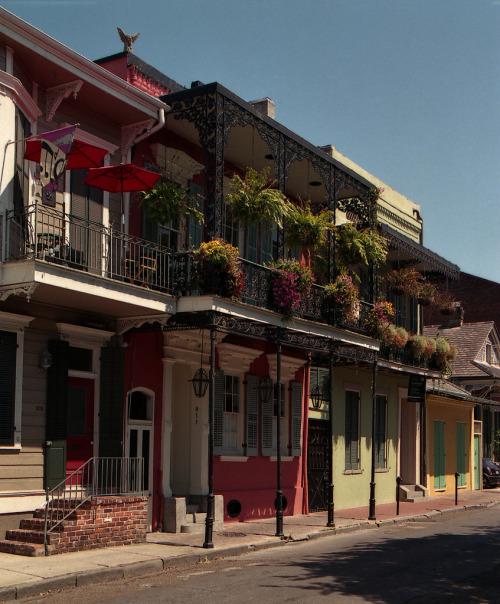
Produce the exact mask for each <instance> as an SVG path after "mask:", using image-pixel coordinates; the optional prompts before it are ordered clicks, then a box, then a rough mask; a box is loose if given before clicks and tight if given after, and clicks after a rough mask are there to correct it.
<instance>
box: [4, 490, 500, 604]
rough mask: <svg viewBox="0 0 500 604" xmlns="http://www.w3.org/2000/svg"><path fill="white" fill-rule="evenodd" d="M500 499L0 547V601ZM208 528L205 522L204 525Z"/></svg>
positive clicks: (471, 494)
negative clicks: (97, 544)
mask: <svg viewBox="0 0 500 604" xmlns="http://www.w3.org/2000/svg"><path fill="white" fill-rule="evenodd" d="M498 504H500V488H498V489H490V490H487V491H486V490H485V491H466V492H461V493H459V500H458V505H457V506H455V497H454V495H443V496H441V497H434V498H431V499H428V500H426V501H418V502H414V503H406V502H401V504H400V515H399V516H397V515H396V504H395V503H387V504H380V505H377V506H376V517H377V519H376V520H367V518H368V507H363V508H355V509H350V510H339V511H336V512H335V528H327V527H326V526H325V525H326V518H327V516H326V512H315V513H312V514H309V515H307V516H285V518H284V522H283V524H284V528H283V532H284V534H285V536H286V539H279V538H278V537H275V536H274V534H275V531H276V522H275V519H274V518H271V519H267V520H252V521H249V522H235V523H230V524H225V525H224V529H223V530H222V531H216V532H214V535H213V542H214V548H213V549H205V548H203V540H204V532H201V533H184V534H171V533H150V534H148V536H147V543H145V544H141V545H128V546H121V547H109V548H104V549H97V550H87V551H83V552H75V553H69V554H58V555H55V556H48V557H42V558H29V557H25V556H16V555H12V554H4V553H0V602H1V601H7V600H15V599H18V598H19V599H20V598H25V597H28V596H33V595H36V594H39V593H42V592H47V591H50V590H58V589H69V588H72V587H75V586H80V585H88V584H90V583H98V582H101V581H110V580H112V579H122V578H124V577H133V576H139V575H145V574H149V573H155V572H159V571H162V570H164V569H168V568H172V567H175V566H179V565H182V564H190V563H196V562H201V561H204V560H210V559H213V558H223V557H228V556H235V555H239V554H242V553H246V552H249V551H256V550H259V549H263V548H268V547H277V546H281V545H286V544H287V543H290V542H294V541H299V540H307V539H315V538H318V537H322V536H328V535H333V534H340V533H343V532H348V531H354V530H361V529H366V528H376V527H378V526H386V525H387V524H394V523H400V522H401V523H402V522H409V521H410V520H413V521H418V520H420V521H422V520H425V519H427V518H432V519H434V520H435V519H438V518H439V517H440V516H441V515H442V514H447V513H448V514H449V513H454V512H457V511H464V510H467V509H474V508H479V507H489V506H492V505H498ZM201 528H203V527H201Z"/></svg>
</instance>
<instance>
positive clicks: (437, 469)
mask: <svg viewBox="0 0 500 604" xmlns="http://www.w3.org/2000/svg"><path fill="white" fill-rule="evenodd" d="M444 428H445V423H444V422H442V421H438V420H435V421H434V488H435V489H438V490H440V489H444V488H446V474H445V449H444V446H445V443H444Z"/></svg>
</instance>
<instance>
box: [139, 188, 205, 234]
mask: <svg viewBox="0 0 500 604" xmlns="http://www.w3.org/2000/svg"><path fill="white" fill-rule="evenodd" d="M141 203H142V205H143V207H144V211H145V212H146V214H147V215H148V217H149V218H150V219H151V220H153V221H154V222H158V223H159V224H167V223H168V222H170V221H171V220H176V219H177V218H179V217H180V216H192V217H193V218H194V219H195V220H196V221H197V222H200V223H202V222H203V213H202V212H200V211H199V210H198V208H197V205H198V200H197V198H196V197H195V196H194V195H192V194H191V192H190V191H189V189H185V188H183V187H181V185H179V184H177V183H176V182H173V181H172V180H164V179H162V180H160V181H159V182H158V183H157V184H156V186H155V187H154V188H153V189H151V191H148V192H147V193H146V194H145V195H144V197H143V199H142V202H141Z"/></svg>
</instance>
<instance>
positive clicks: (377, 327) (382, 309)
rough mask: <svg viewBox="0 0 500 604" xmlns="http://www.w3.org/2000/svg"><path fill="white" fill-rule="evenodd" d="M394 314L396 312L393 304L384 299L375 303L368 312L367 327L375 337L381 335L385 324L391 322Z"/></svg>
mask: <svg viewBox="0 0 500 604" xmlns="http://www.w3.org/2000/svg"><path fill="white" fill-rule="evenodd" d="M394 316H395V312H394V308H393V306H392V304H391V303H390V302H386V301H385V300H382V301H380V302H377V303H376V304H374V306H373V308H372V309H371V310H370V312H369V313H368V316H367V318H366V327H367V329H368V330H369V331H370V332H371V333H372V334H373V335H374V336H375V337H380V336H381V333H382V332H383V328H384V325H385V324H387V323H391V322H392V319H394Z"/></svg>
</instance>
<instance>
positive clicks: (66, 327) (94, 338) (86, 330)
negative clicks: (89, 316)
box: [56, 323, 115, 348]
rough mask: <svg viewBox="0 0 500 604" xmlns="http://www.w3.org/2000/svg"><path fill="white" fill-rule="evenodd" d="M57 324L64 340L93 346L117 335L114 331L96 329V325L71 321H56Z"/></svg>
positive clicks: (100, 344)
mask: <svg viewBox="0 0 500 604" xmlns="http://www.w3.org/2000/svg"><path fill="white" fill-rule="evenodd" d="M56 326H57V329H58V331H59V333H60V335H61V339H62V340H68V341H69V342H72V341H75V342H78V343H84V344H87V345H89V346H90V347H91V348H95V347H97V346H102V345H103V344H104V343H105V342H108V341H109V340H110V339H111V338H112V337H113V336H114V335H115V332H114V331H105V330H104V329H95V327H83V326H82V325H72V324H70V323H56Z"/></svg>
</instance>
